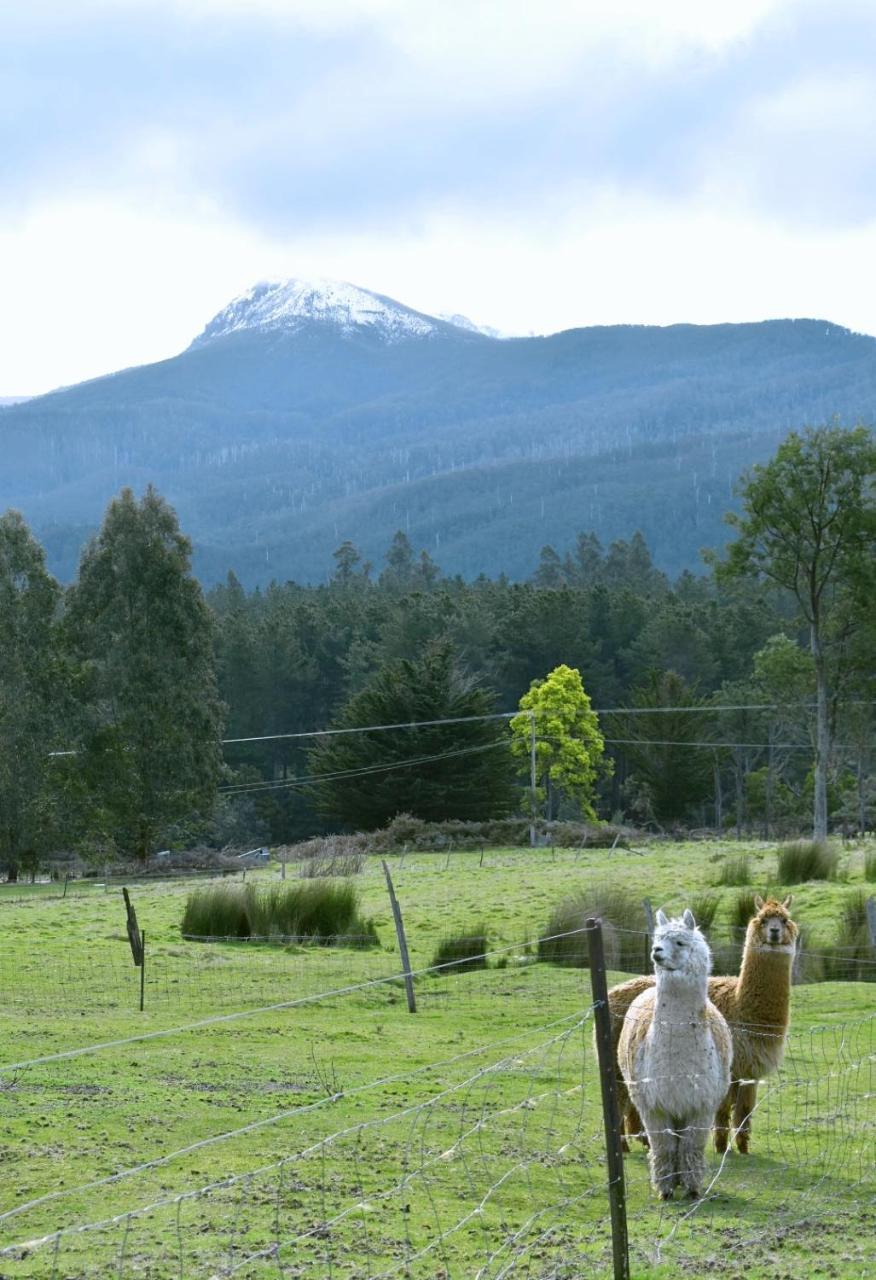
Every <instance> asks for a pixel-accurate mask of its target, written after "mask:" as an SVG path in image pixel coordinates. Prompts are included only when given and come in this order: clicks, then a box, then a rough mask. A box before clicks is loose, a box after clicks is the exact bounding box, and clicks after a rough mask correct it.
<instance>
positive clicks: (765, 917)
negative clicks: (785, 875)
mask: <svg viewBox="0 0 876 1280" xmlns="http://www.w3.org/2000/svg"><path fill="white" fill-rule="evenodd" d="M791 901H792V898H791V895H790V894H789V895H788V897H787V898H785V900H784V902H777V901H776V900H775V898H769V899H768V900H767V901H766V902H764V900H763V898H755V900H754V905H755V906H756V907H757V915H756V916H755V917H754V918H753V919H752V921H751V923H750V924H749V926H748V928H749V936H750V937H751V939H752V941H753V942H754V944H755V945H756V946H757V947H759V948H761V949H762V950H764V951H784V952H791V953H793V951H794V948H795V946H796V942H797V926H796V924H795V923H794V921H793V920H792V919H791V916H790V914H789V912H788V908H789V907H790V905H791Z"/></svg>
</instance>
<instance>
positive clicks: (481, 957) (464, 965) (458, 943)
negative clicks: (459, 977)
mask: <svg viewBox="0 0 876 1280" xmlns="http://www.w3.org/2000/svg"><path fill="white" fill-rule="evenodd" d="M486 950H487V931H486V929H485V928H484V926H483V925H480V924H479V925H473V926H472V927H471V928H470V929H467V930H466V931H465V932H464V933H457V934H452V935H451V936H450V937H447V938H444V939H443V940H442V942H441V943H440V944H439V946H438V949H437V950H436V952H435V954H434V955H433V957H432V960H431V962H430V964H431V965H432V966H433V967H435V966H437V965H445V966H446V968H443V969H441V970H440V973H462V972H466V971H468V970H470V969H486V967H487V957H486Z"/></svg>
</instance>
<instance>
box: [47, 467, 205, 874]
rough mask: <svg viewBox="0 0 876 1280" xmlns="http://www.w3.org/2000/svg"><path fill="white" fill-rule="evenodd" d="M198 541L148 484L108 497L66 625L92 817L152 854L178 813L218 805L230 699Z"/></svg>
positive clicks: (127, 850) (109, 833) (115, 840)
mask: <svg viewBox="0 0 876 1280" xmlns="http://www.w3.org/2000/svg"><path fill="white" fill-rule="evenodd" d="M190 557H191V544H190V543H189V540H188V539H187V538H186V537H185V536H184V535H183V534H182V533H181V532H180V530H179V525H178V523H177V518H176V514H175V513H174V511H173V509H172V508H171V507H170V506H169V505H168V504H167V503H166V502H165V501H164V499H163V498H161V497H160V496H159V494H158V493H156V491H155V490H154V489H153V488H152V487H151V486H150V487H149V488H148V489H147V491H146V493H145V494H144V496H143V498H142V499H141V500H140V501H137V499H136V498H135V496H134V494H133V493H132V492H131V490H130V489H125V490H123V491H122V493H121V494H120V496H119V497H118V498H115V499H114V500H113V501H112V502H111V503H110V505H109V507H108V509H107V512H106V515H105V517H104V522H103V526H102V528H101V530H100V532H99V533H98V534H97V536H96V537H95V538H94V539H93V540H92V541H91V542H90V543H89V545H88V546H87V547H86V549H85V551H84V552H83V556H82V560H81V563H80V568H79V577H78V581H77V582H76V584H75V585H74V586H73V587H72V588H71V589H70V592H69V596H68V609H67V619H66V625H67V631H68V635H69V640H70V644H71V646H72V648H73V650H74V652H75V653H76V654H77V656H78V657H79V658H80V659H81V661H82V662H83V663H84V665H85V672H86V680H85V685H84V703H85V705H86V706H87V708H88V723H87V727H86V730H85V733H84V742H83V751H82V757H81V765H82V776H83V779H84V790H85V793H86V796H87V802H88V805H89V814H88V818H89V826H90V827H91V828H92V829H94V828H98V829H99V831H100V833H101V835H102V836H103V837H104V838H106V839H107V840H108V841H110V842H111V843H112V844H113V845H114V846H115V849H116V850H117V851H118V852H119V853H122V854H126V855H134V856H136V857H138V858H140V859H144V858H146V857H147V856H148V854H149V853H150V852H151V851H152V850H153V848H154V845H155V842H156V841H157V840H158V839H160V838H163V836H164V833H165V832H166V831H167V829H168V827H170V826H171V825H172V824H173V823H174V822H178V821H180V820H182V819H185V818H188V817H190V816H191V814H192V813H193V812H200V813H202V814H206V813H207V812H209V810H210V809H211V808H212V805H213V803H214V800H215V795H216V784H217V780H218V777H219V771H220V768H221V754H220V752H221V749H220V743H219V738H220V733H221V726H222V716H223V707H222V704H221V703H220V701H219V697H218V694H217V688H216V674H215V667H214V657H213V646H212V619H211V615H210V612H209V610H208V608H207V606H206V604H205V602H204V598H203V595H202V593H201V588H200V586H199V585H198V583H197V582H196V580H195V579H194V578H193V577H192V574H191V560H190Z"/></svg>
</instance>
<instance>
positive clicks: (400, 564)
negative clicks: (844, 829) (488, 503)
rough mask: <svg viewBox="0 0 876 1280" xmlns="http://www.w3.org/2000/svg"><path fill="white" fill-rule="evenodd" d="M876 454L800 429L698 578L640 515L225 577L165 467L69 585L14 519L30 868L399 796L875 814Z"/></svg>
mask: <svg viewBox="0 0 876 1280" xmlns="http://www.w3.org/2000/svg"><path fill="white" fill-rule="evenodd" d="M874 474H876V446H874V439H873V434H872V432H869V431H868V430H866V429H865V428H857V429H855V430H853V431H848V430H842V429H839V428H834V427H826V428H819V429H817V430H812V431H807V432H806V433H804V434H803V435H802V436H800V435H797V434H794V433H792V434H791V435H790V436H789V437H788V438H787V440H785V441H783V442H782V444H781V446H780V447H779V449H778V451H777V453H776V456H775V457H774V458H773V459H771V460H770V461H769V462H768V463H767V464H766V465H765V466H763V467H759V468H756V469H755V471H754V473H753V474H752V475H751V476H750V477H749V478H748V479H747V481H746V482H745V485H744V486H743V491H742V495H741V498H742V510H741V513H740V514H739V515H738V516H737V517H734V519H733V529H732V534H733V538H732V544H731V548H730V551H729V553H728V555H727V556H726V557H725V558H724V559H722V560H721V561H720V562H715V563H714V565H713V572H712V573H711V574H710V575H709V576H694V575H693V574H690V573H687V572H684V573H682V574H681V575H679V576H678V577H677V578H676V579H675V580H674V581H673V580H672V579H670V578H669V577H667V575H665V574H664V573H663V572H662V571H661V570H659V569H658V568H656V567H655V565H654V562H653V559H652V556H651V554H650V551H649V548H648V546H647V543H646V541H645V539H644V538H643V537H642V536H641V534H639V533H636V534H634V535H633V536H632V537H631V538H629V539H622V540H616V541H614V542H613V543H611V544H610V545H609V546H608V547H604V546H603V545H602V543H601V542H600V540H599V538H598V537H597V536H596V534H595V533H593V532H580V533H579V534H578V536H577V537H576V538H575V539H574V540H573V541H572V542H571V543H569V544H568V545H559V546H557V547H554V546H551V545H549V544H546V545H545V546H543V547H542V549H541V552H540V555H539V559H538V566H537V568H536V570H535V571H534V573H533V574H532V575H531V576H530V577H529V579H528V580H526V581H523V582H512V581H510V580H509V579H508V578H507V577H504V576H496V577H493V576H489V575H486V574H481V575H478V576H477V577H476V578H474V579H473V580H471V581H467V580H465V579H464V578H463V577H462V576H461V575H454V576H448V575H446V574H445V573H444V572H443V571H442V566H441V565H440V563H438V562H437V561H436V560H435V558H433V557H432V556H431V555H430V553H429V551H428V549H426V548H417V547H416V545H415V544H412V543H411V541H410V539H409V538H408V537H407V535H406V534H405V533H404V531H403V530H397V531H396V533H395V534H394V536H393V537H392V539H391V540H390V542H389V545H388V546H387V547H386V548H385V551H384V554H383V555H382V556H381V559H380V563H379V564H378V565H377V566H375V565H372V564H370V563H369V562H368V561H367V560H366V559H365V558H364V556H363V555H362V553H361V551H360V549H358V548H357V547H356V546H355V545H354V544H353V543H352V542H351V541H349V540H346V541H344V542H343V543H341V545H340V546H338V547H337V548H336V549H335V551H334V554H333V557H332V559H333V572H332V574H331V577H330V579H329V581H328V582H327V583H324V584H320V585H314V586H307V585H304V584H298V583H295V582H285V583H271V584H270V585H269V586H268V587H267V588H266V589H262V588H260V587H256V588H253V589H251V590H247V589H245V588H244V587H243V586H242V585H241V583H240V581H239V580H238V579H237V578H236V576H235V575H234V574H233V573H229V574H228V575H227V576H226V580H225V582H224V583H223V584H222V585H218V586H215V587H214V588H212V590H211V591H210V592H209V593H208V595H207V597H206V598H205V596H204V594H203V592H202V589H201V586H200V584H199V583H198V582H197V580H196V579H195V577H194V576H193V574H192V566H191V559H190V553H191V544H190V542H189V540H188V538H187V537H186V536H185V534H184V533H183V532H182V531H181V529H180V527H179V524H178V522H177V518H176V514H175V512H174V511H173V509H172V508H171V507H170V505H169V504H168V503H167V502H166V501H165V500H164V499H163V498H162V497H161V496H160V495H159V494H158V493H157V492H156V491H155V490H154V489H153V488H149V489H147V491H146V493H145V495H144V496H143V497H142V498H138V497H137V496H136V495H134V494H133V493H132V491H131V490H130V489H126V490H123V491H122V493H121V494H120V495H118V497H116V498H114V499H113V501H112V502H111V503H110V504H109V506H108V508H107V511H106V513H105V516H104V520H103V523H102V526H101V530H100V533H99V535H98V536H97V537H96V538H95V539H93V540H92V541H90V542H89V544H88V546H87V547H86V549H85V551H84V552H83V555H82V558H81V561H80V565H79V572H78V574H77V578H76V581H75V582H74V583H73V584H72V585H71V586H69V587H68V588H67V589H66V590H64V589H63V588H62V587H61V586H60V584H58V583H57V582H56V581H55V580H54V579H53V578H52V576H51V575H50V574H49V573H48V572H47V570H46V566H45V560H44V554H43V549H42V548H41V546H40V545H39V543H38V541H37V540H36V539H35V538H34V537H33V536H32V534H31V532H30V530H29V529H28V527H27V525H26V523H25V522H24V520H23V519H22V517H21V515H20V514H18V513H17V512H14V511H9V512H6V513H5V514H3V515H2V516H0V605H2V608H0V746H2V748H3V749H2V750H0V816H2V818H3V822H2V823H0V868H2V867H6V869H7V871H8V874H9V875H10V876H12V877H14V876H15V875H17V874H18V871H19V869H20V868H25V869H29V870H32V871H33V870H34V869H35V868H38V867H39V866H40V865H43V864H44V861H45V860H46V859H50V858H52V857H54V856H55V855H56V854H57V853H58V852H59V851H61V852H63V851H67V852H69V851H70V850H75V851H76V852H77V853H79V854H80V855H81V856H82V857H83V858H85V859H86V860H92V861H98V862H105V861H107V860H112V859H114V858H118V857H121V858H127V859H130V858H137V859H139V860H140V861H147V860H148V859H149V857H150V855H151V853H152V852H153V851H154V850H155V849H156V848H165V847H170V846H174V847H176V848H183V849H186V848H191V847H192V845H199V844H200V845H209V846H211V847H214V848H215V847H220V848H221V847H224V846H227V845H229V844H233V843H235V842H237V841H240V840H243V841H244V842H249V841H252V840H256V839H257V840H265V839H267V838H271V839H272V840H273V841H275V842H280V841H289V840H292V839H294V838H298V837H303V836H306V835H309V834H312V833H313V832H316V831H321V830H322V831H324V830H326V829H328V830H336V829H338V828H347V829H373V828H374V827H380V826H383V825H385V823H387V822H389V821H391V820H392V819H393V818H394V817H396V816H397V815H398V814H399V813H408V814H411V815H413V816H414V817H416V818H418V819H423V820H429V821H442V820H444V819H449V820H461V819H466V820H468V819H477V820H481V819H484V820H487V819H503V820H504V819H506V818H507V817H509V816H511V815H515V814H516V815H522V816H523V818H524V819H525V818H526V816H527V815H528V816H529V819H530V821H532V822H535V821H536V820H538V821H543V820H544V821H549V822H550V821H553V820H555V819H557V818H559V819H563V818H566V819H571V820H577V819H581V818H586V819H588V820H591V821H592V820H593V819H594V818H596V817H600V818H614V819H616V820H624V819H625V820H632V821H634V822H638V823H649V824H656V826H657V827H660V828H663V829H666V828H667V827H671V826H674V825H676V824H688V825H694V826H709V827H716V828H717V829H719V830H722V829H724V828H725V827H727V826H729V825H734V826H735V827H736V829H737V830H738V831H739V832H740V833H741V832H742V831H744V830H752V829H754V830H761V831H763V832H764V833H768V832H776V831H787V830H800V829H801V828H805V827H806V826H808V825H809V823H810V822H813V823H814V829H815V830H816V833H817V834H819V835H824V834H825V833H826V831H827V830H828V829H829V826H830V825H833V826H836V825H837V824H839V823H843V824H849V825H852V826H855V827H856V828H857V829H859V830H865V829H867V827H868V824H869V823H870V822H871V821H872V814H873V805H874V793H873V756H872V744H873V732H872V730H873V714H874V706H876V702H874V693H876V688H874V674H873V672H874V668H873V653H874V649H876V632H874V621H873V610H872V599H873V593H874V591H876V505H874V494H873V476H874ZM509 720H510V721H511V723H510V725H509ZM509 730H510V731H509ZM533 762H534V763H533ZM531 767H532V768H533V769H534V776H533V775H531V774H530V768H531ZM813 815H814V818H813ZM524 825H525V823H524ZM819 827H820V828H821V830H819Z"/></svg>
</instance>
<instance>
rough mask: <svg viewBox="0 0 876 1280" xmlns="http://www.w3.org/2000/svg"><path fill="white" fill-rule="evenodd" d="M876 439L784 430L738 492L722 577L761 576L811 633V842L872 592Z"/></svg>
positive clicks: (865, 434) (817, 831)
mask: <svg viewBox="0 0 876 1280" xmlns="http://www.w3.org/2000/svg"><path fill="white" fill-rule="evenodd" d="M874 475H876V441H874V437H873V433H872V431H871V430H870V429H869V428H867V427H863V426H860V427H855V428H854V429H852V430H847V429H843V428H841V427H837V426H826V427H818V428H809V429H807V430H806V431H805V432H804V433H803V434H802V435H798V434H797V433H796V432H791V434H790V435H789V436H788V437H787V439H786V440H784V441H783V442H782V444H781V445H780V446H779V448H778V451H777V452H776V456H775V457H774V458H773V459H771V461H770V462H768V463H766V464H765V465H764V466H757V467H754V468H753V469H752V471H751V472H750V473H749V474H748V475H747V476H746V477H745V479H744V481H743V485H742V491H741V492H742V507H743V509H742V512H741V513H739V514H733V515H730V516H728V520H729V522H730V523H731V524H732V525H733V527H734V528H735V529H736V532H737V535H738V536H737V539H736V541H735V542H733V543H732V544H731V545H730V546H729V547H728V556H727V559H726V561H725V562H724V563H723V564H721V565H719V566H718V573H719V576H723V577H725V578H733V577H749V578H753V579H767V580H769V581H771V582H773V583H775V584H777V585H778V586H779V587H781V588H782V589H783V590H785V591H787V592H788V593H790V595H791V597H792V598H793V600H794V601H795V603H796V606H797V609H798V616H799V618H800V621H801V622H802V623H804V624H805V626H806V627H807V629H808V632H809V646H810V650H811V653H812V662H813V667H814V674H815V704H816V735H815V738H816V740H815V787H814V799H813V824H812V825H813V835H814V836H815V838H816V839H823V838H824V836H825V835H826V834H827V813H828V805H827V779H828V769H829V767H830V763H831V753H832V746H833V732H832V726H831V715H830V701H831V687H832V685H833V686H837V685H841V684H842V683H844V681H845V677H846V671H845V668H846V667H847V664H848V655H849V654H850V653H852V652H853V651H854V645H853V639H854V636H855V634H856V632H857V631H858V630H859V629H860V628H862V627H863V626H865V625H866V623H867V620H868V618H869V616H870V613H871V611H872V602H873V595H874V591H876V491H874Z"/></svg>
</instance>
